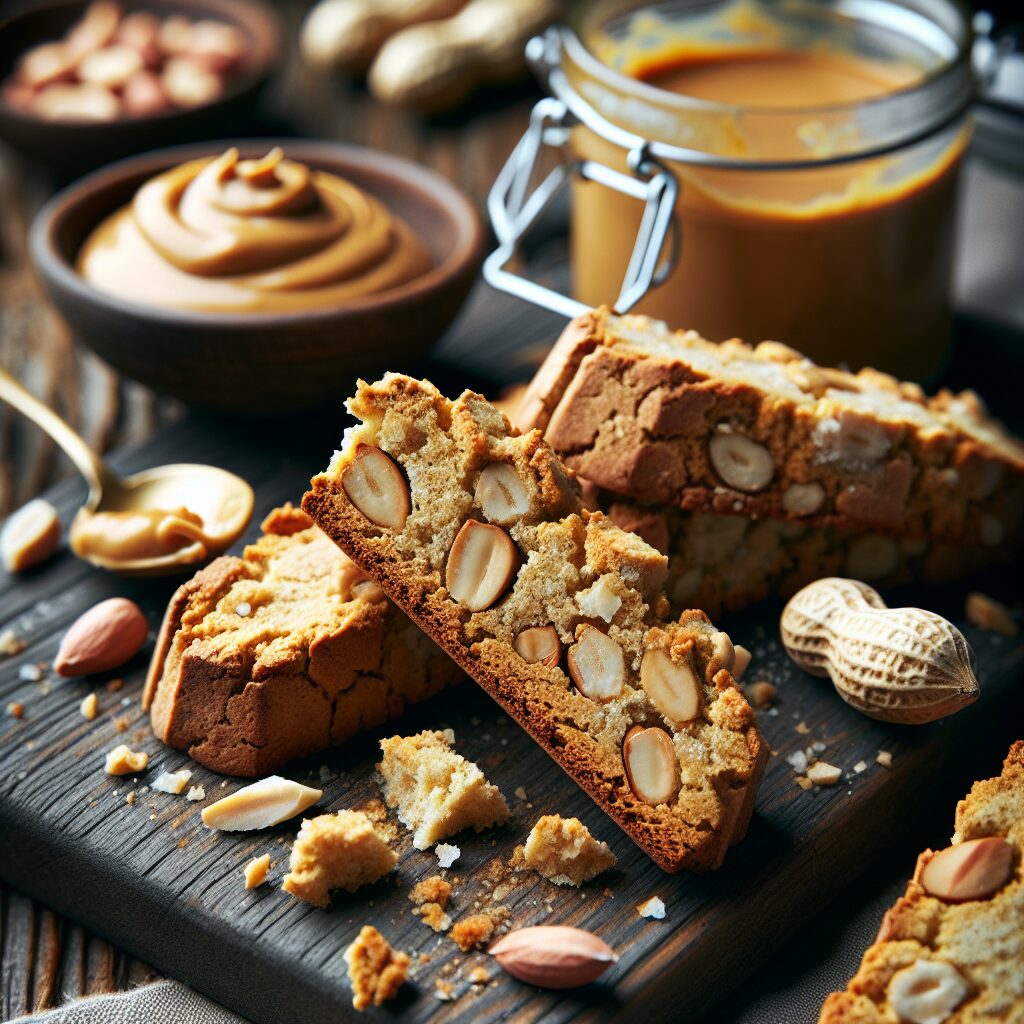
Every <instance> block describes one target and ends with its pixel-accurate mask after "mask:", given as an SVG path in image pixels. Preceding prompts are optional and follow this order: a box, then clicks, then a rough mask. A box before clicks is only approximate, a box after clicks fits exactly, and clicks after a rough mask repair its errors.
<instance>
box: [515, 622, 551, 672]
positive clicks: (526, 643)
mask: <svg viewBox="0 0 1024 1024" xmlns="http://www.w3.org/2000/svg"><path fill="white" fill-rule="evenodd" d="M513 646H514V647H515V649H516V653H517V654H518V655H519V657H520V658H522V659H523V661H526V662H529V663H530V664H531V665H537V664H540V665H547V666H548V668H554V667H555V666H556V665H557V664H558V663H559V661H561V659H562V642H561V640H559V639H558V630H556V629H555V627H554V626H531V627H530V628H529V629H524V630H523V631H522V633H520V634H519V635H518V636H517V637H516V639H515V642H514V644H513Z"/></svg>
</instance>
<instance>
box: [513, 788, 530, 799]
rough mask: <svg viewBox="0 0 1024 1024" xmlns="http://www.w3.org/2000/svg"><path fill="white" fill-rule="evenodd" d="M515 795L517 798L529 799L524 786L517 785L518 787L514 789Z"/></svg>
mask: <svg viewBox="0 0 1024 1024" xmlns="http://www.w3.org/2000/svg"><path fill="white" fill-rule="evenodd" d="M514 795H515V798H516V799H517V800H527V799H529V798H528V797H527V795H526V790H525V789H523V787H522V786H516V788H515V790H514Z"/></svg>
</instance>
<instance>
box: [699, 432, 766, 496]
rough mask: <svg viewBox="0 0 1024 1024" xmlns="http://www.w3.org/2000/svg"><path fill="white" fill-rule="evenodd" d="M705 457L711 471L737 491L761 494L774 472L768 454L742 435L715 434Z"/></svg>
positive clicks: (763, 448)
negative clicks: (712, 467) (710, 466)
mask: <svg viewBox="0 0 1024 1024" xmlns="http://www.w3.org/2000/svg"><path fill="white" fill-rule="evenodd" d="M708 454H709V455H710V457H711V465H712V466H714V469H715V472H716V473H717V474H718V475H719V476H720V477H721V478H722V480H723V481H724V482H725V483H726V484H727V485H728V486H729V487H732V488H734V489H735V490H737V491H748V492H755V491H763V490H764V489H765V488H766V487H767V486H768V484H769V483H771V479H772V475H773V474H774V472H775V463H774V461H773V460H772V456H771V452H769V451H768V449H767V448H765V447H764V445H760V444H758V443H757V442H756V441H751V440H750V438H749V437H744V436H743V435H742V434H732V433H720V434H715V436H714V437H712V438H711V440H710V442H708Z"/></svg>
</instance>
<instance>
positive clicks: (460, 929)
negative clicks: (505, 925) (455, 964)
mask: <svg viewBox="0 0 1024 1024" xmlns="http://www.w3.org/2000/svg"><path fill="white" fill-rule="evenodd" d="M506 917H508V908H507V907H495V908H494V909H493V910H488V911H485V912H484V913H482V914H472V915H470V916H469V917H465V918H463V919H462V920H461V921H459V922H458V924H456V925H454V926H453V927H452V930H451V931H450V932H449V935H450V937H451V940H452V942H454V943H455V945H456V946H458V947H459V949H461V950H462V952H463V953H468V952H469V951H470V950H472V949H476V948H477V947H478V946H483V945H484V944H485V943H486V942H488V941H489V940H490V938H491V936H492V935H493V934H494V932H495V930H496V929H497V928H498V926H499V925H500V924H501V923H502V922H503V921H504V920H505V918H506Z"/></svg>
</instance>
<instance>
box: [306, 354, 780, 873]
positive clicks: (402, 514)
mask: <svg viewBox="0 0 1024 1024" xmlns="http://www.w3.org/2000/svg"><path fill="white" fill-rule="evenodd" d="M349 409H350V411H351V412H352V414H353V415H354V416H355V417H356V418H357V419H358V420H360V421H361V422H360V423H359V424H358V425H357V426H355V427H353V428H350V429H349V430H348V431H347V432H346V436H345V439H344V440H343V442H342V450H341V451H339V452H338V453H337V454H336V455H335V458H334V459H333V461H332V462H331V465H330V467H329V468H328V469H327V471H326V472H325V473H323V474H321V475H320V476H318V477H315V478H314V480H313V481H312V484H311V490H310V491H309V492H308V493H307V494H306V496H305V498H304V499H303V507H304V508H305V509H306V511H307V512H309V514H310V515H311V516H312V517H313V519H314V520H315V521H316V523H317V524H318V525H319V526H320V528H321V529H322V530H323V531H324V532H325V533H326V534H327V535H328V536H330V537H331V538H332V539H333V540H334V541H335V542H336V543H337V544H338V545H339V546H340V547H341V548H342V549H343V550H344V551H345V552H346V553H347V554H348V555H349V556H350V557H351V558H352V559H353V561H355V562H356V563H357V564H358V565H359V566H360V567H361V568H362V569H363V570H364V571H365V572H366V573H367V574H368V575H369V576H370V578H371V579H372V580H374V582H376V583H377V584H378V585H379V586H380V587H381V589H382V590H384V592H385V593H386V594H387V595H388V596H389V597H390V598H391V599H392V600H393V601H395V603H396V604H398V605H399V606H400V607H401V608H403V609H404V610H405V611H406V612H407V613H408V614H409V615H410V616H411V617H412V619H413V620H414V621H415V622H416V623H418V624H419V625H420V626H421V628H422V629H423V630H424V631H426V632H428V633H429V634H430V635H431V636H432V637H433V638H434V639H435V640H436V641H437V642H438V644H439V645H440V646H441V647H442V648H443V649H444V650H445V651H447V652H448V653H449V654H450V655H451V656H452V657H453V658H454V659H455V660H456V661H457V662H458V663H459V664H460V665H461V666H462V667H463V668H464V669H465V670H466V671H467V672H468V674H469V675H470V676H471V677H472V678H473V679H475V680H476V681H477V682H478V683H479V684H480V685H481V686H482V687H483V688H484V689H485V690H486V691H487V692H488V693H489V694H490V695H491V696H492V697H493V698H494V699H495V700H496V701H497V702H498V703H499V704H500V705H501V706H502V707H503V708H504V709H505V710H506V711H507V712H509V714H511V715H512V717H513V718H515V720H516V721H517V722H519V724H520V725H522V726H523V727H524V728H525V729H526V730H527V731H528V732H529V733H530V734H531V735H532V736H533V737H534V739H536V740H537V742H538V743H540V744H541V746H542V747H544V749H545V750H546V751H547V752H548V753H549V754H550V755H551V756H552V757H553V758H554V759H555V760H556V762H557V763H558V764H559V765H560V766H561V767H562V768H563V769H564V770H565V771H566V772H567V773H568V774H569V775H570V776H571V777H572V778H573V779H574V780H575V781H576V782H577V783H578V784H579V785H580V786H582V787H583V789H584V790H586V791H587V792H588V793H589V794H590V795H591V797H593V799H594V800H595V801H597V803H598V804H599V805H600V806H601V807H602V808H603V809H604V810H605V811H606V812H607V813H608V814H609V815H610V816H611V817H612V818H613V819H614V820H615V821H617V822H618V824H619V825H621V826H622V828H623V829H624V830H625V831H626V832H627V833H628V834H629V835H630V836H631V837H632V838H633V839H634V840H635V841H636V842H637V843H638V844H639V845H640V846H641V848H642V849H643V850H644V851H645V852H647V853H648V854H649V855H650V856H651V857H652V858H653V859H654V860H655V861H656V862H657V863H658V864H659V865H661V866H662V867H663V868H665V869H666V870H668V871H677V870H680V869H684V868H685V869H690V870H703V869H709V868H715V867H717V866H718V865H719V864H721V862H722V859H723V858H724V856H725V852H726V850H727V849H728V847H729V846H730V845H731V844H732V843H734V842H736V841H737V840H738V839H740V838H741V837H742V836H743V834H744V832H745V831H746V827H747V824H748V821H749V818H750V814H751V809H752V805H753V798H754V792H755V789H756V786H757V783H758V781H759V779H760V776H761V773H762V771H763V768H764V763H765V760H766V758H767V753H768V751H767V747H766V745H765V743H764V741H763V740H762V738H761V736H760V734H759V732H758V729H757V726H756V724H755V722H754V716H753V712H752V711H751V709H750V706H749V705H748V704H747V702H746V700H745V699H744V697H743V694H742V692H741V691H740V689H739V688H738V686H737V685H736V683H735V681H734V679H733V677H732V675H731V674H730V669H731V668H732V665H733V662H734V650H733V645H732V643H731V642H730V640H729V637H728V636H726V634H724V633H722V632H721V631H720V630H718V629H716V628H715V627H714V626H713V625H712V624H711V622H710V621H709V620H708V619H707V617H706V616H705V615H704V614H703V613H701V612H699V611H689V612H686V613H685V614H683V615H682V616H681V617H680V618H679V619H677V620H667V619H665V618H663V615H664V614H665V613H666V612H667V609H668V602H667V600H666V598H665V595H664V593H663V591H662V589H661V586H662V583H663V581H664V579H665V574H666V559H665V557H664V555H662V554H660V553H659V552H657V551H655V550H654V549H653V548H651V547H650V546H649V545H648V544H646V543H645V542H644V541H643V540H642V539H640V538H639V537H637V536H635V535H634V534H631V533H628V532H626V531H624V530H621V529H619V528H618V527H617V526H616V525H615V524H614V523H613V522H612V521H611V520H610V519H609V518H608V517H606V516H604V515H602V514H600V513H595V514H591V513H589V512H587V511H585V510H584V509H583V508H582V507H581V505H580V503H579V498H578V493H577V488H576V486H575V484H574V482H573V481H572V480H571V479H570V476H569V475H568V474H567V473H566V471H565V469H564V467H563V466H562V465H561V464H560V462H559V461H558V459H557V458H556V457H555V455H554V454H553V453H552V451H551V449H550V448H549V446H548V445H547V444H545V442H544V441H543V439H542V438H541V436H540V432H539V431H532V432H530V433H528V434H525V435H519V434H518V433H517V432H516V431H515V430H514V429H513V428H512V427H511V426H510V425H509V422H508V420H507V419H506V418H505V417H504V416H503V415H502V414H501V413H500V412H498V410H496V409H495V408H494V407H493V406H492V405H490V404H489V403H488V402H487V401H486V400H484V399H483V398H481V397H480V396H479V395H476V394H473V393H472V392H466V393H464V394H463V395H462V396H461V397H460V398H459V399H457V400H456V401H455V402H451V401H449V400H448V399H446V398H445V397H444V396H442V395H441V394H440V393H439V392H438V391H437V389H436V388H434V387H433V386H432V385H431V384H429V383H426V382H422V381H417V380H414V379H411V378H409V377H404V376H400V375H397V374H389V375H388V376H387V377H385V378H384V379H383V380H382V381H380V382H378V383H377V384H373V385H370V384H366V383H364V382H360V384H359V387H358V392H357V394H356V396H355V398H353V399H352V400H351V401H350V402H349Z"/></svg>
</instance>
